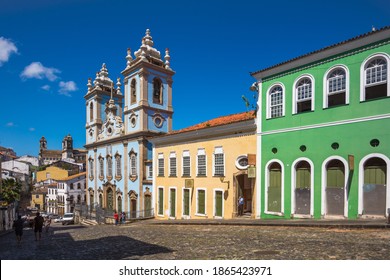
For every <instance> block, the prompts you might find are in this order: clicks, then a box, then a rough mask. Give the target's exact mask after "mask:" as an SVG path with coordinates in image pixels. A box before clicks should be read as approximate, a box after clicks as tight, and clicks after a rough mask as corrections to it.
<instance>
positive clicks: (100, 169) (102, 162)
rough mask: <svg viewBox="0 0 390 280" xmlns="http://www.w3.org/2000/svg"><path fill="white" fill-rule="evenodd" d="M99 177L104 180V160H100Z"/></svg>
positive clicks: (101, 158)
mask: <svg viewBox="0 0 390 280" xmlns="http://www.w3.org/2000/svg"><path fill="white" fill-rule="evenodd" d="M99 177H102V178H104V158H103V157H100V158H99Z"/></svg>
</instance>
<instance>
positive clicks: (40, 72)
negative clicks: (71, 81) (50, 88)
mask: <svg viewBox="0 0 390 280" xmlns="http://www.w3.org/2000/svg"><path fill="white" fill-rule="evenodd" d="M56 73H61V71H60V70H58V69H56V68H48V67H45V66H43V65H42V63H40V62H33V63H31V64H30V65H28V66H26V67H25V68H24V70H23V72H22V74H20V76H21V77H22V78H26V79H30V78H36V79H40V80H42V79H43V78H46V79H48V80H49V81H55V80H56V79H57V78H58V77H57V76H56Z"/></svg>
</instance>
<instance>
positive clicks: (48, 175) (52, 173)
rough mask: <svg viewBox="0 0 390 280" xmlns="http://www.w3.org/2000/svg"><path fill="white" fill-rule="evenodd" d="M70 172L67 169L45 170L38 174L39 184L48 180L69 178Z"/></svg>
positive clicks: (48, 168)
mask: <svg viewBox="0 0 390 280" xmlns="http://www.w3.org/2000/svg"><path fill="white" fill-rule="evenodd" d="M68 175H69V172H68V171H67V170H65V169H62V168H59V167H55V166H49V167H47V168H46V169H45V170H42V171H38V172H37V182H41V181H45V180H48V179H53V180H59V179H63V178H66V177H68Z"/></svg>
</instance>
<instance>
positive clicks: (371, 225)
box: [150, 220, 390, 229]
mask: <svg viewBox="0 0 390 280" xmlns="http://www.w3.org/2000/svg"><path fill="white" fill-rule="evenodd" d="M150 224H153V225H210V226H211V225H216V226H259V227H261V226H263V227H266V226H267V227H312V228H343V229H348V228H349V229H390V224H387V223H381V222H373V221H366V222H356V221H342V222H339V221H337V222H336V221H335V222H332V221H326V222H323V221H317V222H316V221H283V220H277V221H275V220H272V221H269V220H268V221H263V220H252V221H248V222H246V221H245V222H244V221H235V220H232V221H230V220H226V221H215V220H211V221H196V220H192V221H181V220H178V221H175V220H162V221H151V222H150Z"/></svg>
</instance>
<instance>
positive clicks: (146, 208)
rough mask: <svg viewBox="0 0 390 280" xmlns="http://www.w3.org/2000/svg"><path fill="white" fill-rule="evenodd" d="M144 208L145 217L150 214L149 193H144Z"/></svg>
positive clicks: (150, 202)
mask: <svg viewBox="0 0 390 280" xmlns="http://www.w3.org/2000/svg"><path fill="white" fill-rule="evenodd" d="M144 210H145V218H148V217H151V216H152V197H151V196H150V195H145V200H144Z"/></svg>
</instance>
